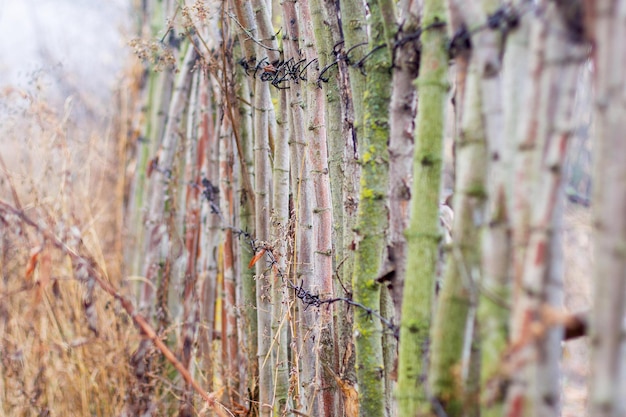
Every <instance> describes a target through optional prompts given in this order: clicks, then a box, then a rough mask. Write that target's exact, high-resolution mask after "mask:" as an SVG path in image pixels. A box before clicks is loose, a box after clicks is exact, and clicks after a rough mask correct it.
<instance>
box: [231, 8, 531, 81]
mask: <svg viewBox="0 0 626 417" xmlns="http://www.w3.org/2000/svg"><path fill="white" fill-rule="evenodd" d="M534 7H535V6H533V5H525V6H521V7H520V8H514V7H512V6H510V5H503V6H501V7H499V8H498V9H496V10H495V11H494V13H492V14H490V15H488V16H487V19H486V21H485V22H484V23H483V24H482V25H479V26H476V27H474V28H473V29H471V30H469V29H468V28H467V27H466V26H464V25H463V26H461V28H459V29H458V30H457V31H456V32H455V33H454V35H453V36H452V38H451V39H450V40H449V41H448V45H447V50H448V53H449V55H450V57H451V58H453V57H455V56H456V55H458V54H459V53H461V52H462V51H466V50H470V49H471V48H472V44H471V37H472V35H474V34H476V33H478V32H480V31H483V30H486V29H491V30H498V31H500V32H502V33H503V34H506V33H508V32H509V31H511V30H512V29H514V28H515V27H517V26H518V25H519V21H520V19H521V17H522V15H523V14H525V13H527V12H529V11H531V10H534ZM446 24H447V23H446V22H444V21H436V22H433V23H431V24H429V25H427V26H424V27H421V28H418V29H417V30H416V31H414V32H411V33H407V34H404V35H402V36H400V37H398V38H396V39H395V41H394V42H393V43H392V53H393V59H392V62H393V61H395V54H396V51H397V49H399V48H401V47H403V46H404V45H406V44H407V43H410V42H418V41H419V40H420V38H421V36H422V34H423V33H424V32H425V31H427V30H431V29H440V28H442V27H445V26H446ZM400 33H401V32H398V34H400ZM343 44H344V41H341V42H338V43H337V44H336V45H335V46H334V47H333V54H334V55H335V59H334V60H333V61H332V62H330V63H329V64H327V65H326V66H324V67H322V68H320V67H319V60H318V58H311V59H308V60H307V59H306V58H302V59H296V58H289V59H288V60H275V61H271V62H270V61H269V59H268V58H267V57H264V58H262V59H261V60H260V61H259V62H256V61H257V59H256V57H252V58H249V59H246V58H242V59H240V60H239V64H240V65H241V66H242V67H243V69H244V71H245V73H246V75H247V76H249V77H252V78H255V79H259V80H260V81H262V82H269V83H270V84H271V85H272V86H274V87H275V88H278V89H281V90H283V89H288V88H289V83H290V82H294V83H296V84H297V83H300V82H301V81H305V82H306V81H307V77H306V72H307V69H308V68H309V67H311V66H312V65H315V69H316V70H318V75H317V80H316V82H317V84H318V86H320V87H321V84H322V83H327V82H329V81H330V77H327V76H326V73H327V72H328V71H329V70H330V69H331V68H333V67H334V66H336V65H338V64H339V62H341V61H345V62H346V63H347V64H348V65H349V66H351V67H354V68H358V69H359V70H360V72H361V73H362V74H363V75H366V74H367V73H366V71H365V63H366V61H367V60H368V59H370V58H371V57H372V55H373V54H375V53H376V52H378V51H380V50H382V49H384V48H386V47H387V46H388V45H387V44H386V43H383V44H380V45H377V46H375V47H373V48H372V49H371V50H370V51H369V52H367V53H366V54H365V55H364V56H363V57H361V58H360V59H359V60H358V61H353V60H351V59H350V55H351V53H353V52H354V51H355V50H356V49H357V48H361V47H363V46H366V45H368V43H367V42H363V43H358V44H356V45H353V46H352V47H350V48H349V49H348V50H347V51H345V52H344V50H343V47H342V45H343ZM416 48H419V46H418V45H416ZM255 63H256V64H255Z"/></svg>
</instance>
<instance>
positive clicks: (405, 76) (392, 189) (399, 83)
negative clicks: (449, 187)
mask: <svg viewBox="0 0 626 417" xmlns="http://www.w3.org/2000/svg"><path fill="white" fill-rule="evenodd" d="M418 6H419V5H418V1H417V0H404V1H402V2H401V3H400V8H401V11H400V16H401V21H400V24H401V27H400V30H399V31H398V45H399V47H398V48H397V50H396V53H395V57H396V59H395V62H394V67H395V68H394V72H393V82H392V92H391V106H390V117H389V123H390V127H389V226H390V227H389V248H388V261H389V263H390V267H392V268H393V280H392V282H391V284H390V285H391V294H392V297H393V301H394V307H395V318H396V320H397V321H399V320H401V306H402V289H403V286H404V276H405V273H406V262H407V259H406V258H407V250H406V237H405V236H404V231H405V230H406V228H407V227H408V225H409V202H410V200H411V184H412V179H413V177H412V175H413V142H414V139H413V137H414V133H415V113H416V110H417V94H416V88H415V84H414V81H415V79H416V78H417V74H418V71H419V53H418V51H419V48H418V47H417V45H419V38H418V37H415V33H417V30H418V29H419V26H418V25H419V7H418ZM383 272H385V271H383Z"/></svg>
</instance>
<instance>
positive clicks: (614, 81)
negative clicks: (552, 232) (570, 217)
mask: <svg viewBox="0 0 626 417" xmlns="http://www.w3.org/2000/svg"><path fill="white" fill-rule="evenodd" d="M588 7H589V9H592V10H591V12H592V17H591V19H593V20H592V25H591V30H592V35H593V40H592V42H593V45H594V51H593V55H592V59H593V63H594V75H593V77H594V78H593V86H594V88H595V107H594V114H593V123H594V129H595V135H594V136H595V139H596V142H595V144H594V183H593V208H592V210H593V219H594V231H593V232H594V236H593V246H594V255H595V267H594V271H593V282H594V283H595V287H594V297H593V309H592V314H591V320H590V336H591V359H590V360H591V363H592V364H593V366H592V372H591V378H590V392H589V406H590V407H589V412H590V415H593V416H598V417H605V416H611V417H613V416H620V415H624V413H626V395H625V394H626V383H624V378H623V375H624V369H626V355H625V352H626V348H625V339H624V319H623V318H624V313H625V305H626V304H625V303H624V295H625V294H626V293H625V290H626V273H625V272H626V258H625V257H624V253H623V247H624V243H623V242H624V239H625V237H626V222H625V220H626V219H625V218H624V216H623V213H624V210H626V192H625V191H626V190H625V189H624V178H626V171H625V169H626V161H624V153H623V152H621V149H622V146H623V145H622V143H623V134H624V132H625V131H626V119H624V117H623V113H624V85H625V84H626V80H625V75H626V74H624V72H623V71H622V66H623V63H624V57H625V55H624V54H625V52H626V51H625V49H624V45H623V43H622V42H621V41H620V39H623V37H624V36H625V33H624V28H625V26H624V12H625V11H626V3H624V2H623V1H597V2H589V5H588Z"/></svg>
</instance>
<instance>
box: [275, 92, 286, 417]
mask: <svg viewBox="0 0 626 417" xmlns="http://www.w3.org/2000/svg"><path fill="white" fill-rule="evenodd" d="M279 114H280V118H279V119H278V120H277V122H278V129H279V132H278V135H277V137H276V141H275V147H274V166H273V170H274V174H273V190H274V193H273V196H272V198H273V201H272V206H273V210H272V229H271V235H272V244H273V245H274V253H275V256H276V258H277V262H278V265H277V267H278V271H276V270H275V269H273V270H272V282H271V283H272V300H273V302H272V343H273V344H274V348H273V357H274V360H273V362H274V364H275V365H274V366H275V369H276V371H275V374H276V380H275V389H274V396H275V403H274V412H275V413H278V414H279V415H281V414H282V413H284V412H285V410H286V408H287V406H288V389H289V362H288V355H287V348H288V346H287V343H288V339H287V329H288V324H287V320H288V318H289V292H288V287H287V282H286V281H285V279H287V277H286V276H283V273H282V271H286V270H287V239H286V236H287V229H288V227H289V224H288V222H289V139H290V136H291V135H290V129H289V123H288V121H289V115H288V108H287V93H286V92H285V91H284V90H282V91H281V93H280V113H279Z"/></svg>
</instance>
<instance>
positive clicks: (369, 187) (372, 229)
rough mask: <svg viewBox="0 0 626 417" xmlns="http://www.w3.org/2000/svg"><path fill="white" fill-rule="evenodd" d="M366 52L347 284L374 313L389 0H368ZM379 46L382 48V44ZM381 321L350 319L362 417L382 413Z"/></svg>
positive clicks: (383, 194)
mask: <svg viewBox="0 0 626 417" xmlns="http://www.w3.org/2000/svg"><path fill="white" fill-rule="evenodd" d="M369 8H370V11H371V16H370V23H371V24H370V35H371V38H370V43H369V48H370V50H372V51H373V50H374V49H375V48H377V47H378V49H377V50H376V51H373V53H372V54H371V55H370V56H369V57H368V59H367V60H366V61H365V69H366V73H367V84H366V92H365V95H364V96H363V98H364V99H366V100H365V105H364V115H363V127H364V129H363V136H362V140H361V143H360V147H359V149H360V152H361V159H360V161H361V164H362V176H361V187H360V191H359V196H360V197H359V200H360V202H359V208H358V212H357V221H356V235H357V242H358V243H357V249H356V253H355V259H354V275H353V277H352V286H353V289H354V300H355V301H356V302H359V303H361V304H363V305H364V306H366V307H367V308H371V309H373V310H376V311H378V310H379V309H380V291H381V287H380V284H379V283H378V282H376V278H377V277H378V276H379V274H380V270H381V265H382V256H383V251H384V248H385V243H386V236H385V231H386V229H387V226H388V221H387V216H388V215H387V207H386V202H387V184H388V158H389V156H388V155H389V154H388V149H387V142H388V140H389V130H388V128H389V113H388V108H389V100H390V95H391V71H390V69H391V66H392V62H391V51H390V50H389V49H388V48H386V46H387V43H388V42H387V41H388V38H387V37H386V33H385V30H384V23H385V22H384V21H383V13H382V10H383V9H385V10H388V9H391V10H393V9H394V6H393V4H392V3H391V2H380V3H377V4H374V3H370V4H369ZM381 45H382V48H381ZM382 330H383V329H382V323H381V322H380V320H378V319H373V318H372V317H369V316H368V315H362V314H356V315H355V318H354V331H355V335H356V336H355V339H356V340H355V347H356V360H357V366H356V369H357V379H358V381H359V402H360V415H361V416H369V417H374V416H383V415H384V413H385V410H384V380H383V378H382V376H383V375H384V372H385V369H384V362H383V352H382V334H381V332H382Z"/></svg>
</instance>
